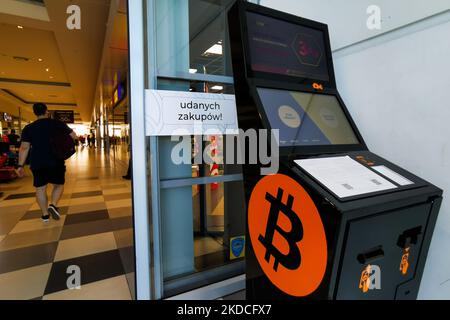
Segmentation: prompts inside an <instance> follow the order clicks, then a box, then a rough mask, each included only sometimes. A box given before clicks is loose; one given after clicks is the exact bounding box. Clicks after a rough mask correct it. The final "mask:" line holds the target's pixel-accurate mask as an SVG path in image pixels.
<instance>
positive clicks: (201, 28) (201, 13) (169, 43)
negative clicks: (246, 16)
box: [156, 0, 234, 76]
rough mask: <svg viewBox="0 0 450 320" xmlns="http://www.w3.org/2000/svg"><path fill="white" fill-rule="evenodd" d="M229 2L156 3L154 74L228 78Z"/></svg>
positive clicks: (161, 0) (169, 0) (170, 0)
mask: <svg viewBox="0 0 450 320" xmlns="http://www.w3.org/2000/svg"><path fill="white" fill-rule="evenodd" d="M233 2H234V1H233V0H189V1H187V0H157V1H156V20H157V23H156V32H157V45H156V47H157V61H158V74H173V75H174V74H180V73H181V74H188V73H199V74H200V73H201V74H215V75H227V76H231V75H232V66H231V61H230V55H229V46H228V32H227V27H226V14H227V9H228V8H229V6H230V5H231V4H232V3H233Z"/></svg>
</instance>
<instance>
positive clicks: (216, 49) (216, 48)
mask: <svg viewBox="0 0 450 320" xmlns="http://www.w3.org/2000/svg"><path fill="white" fill-rule="evenodd" d="M222 54H223V48H222V45H221V44H217V43H216V44H215V45H213V46H212V47H211V48H209V49H208V50H206V51H205V52H204V53H203V55H204V56H208V55H222Z"/></svg>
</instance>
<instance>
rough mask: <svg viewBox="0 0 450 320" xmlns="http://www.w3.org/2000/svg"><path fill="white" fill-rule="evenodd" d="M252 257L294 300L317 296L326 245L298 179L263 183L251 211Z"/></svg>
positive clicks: (315, 212)
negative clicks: (314, 293)
mask: <svg viewBox="0 0 450 320" xmlns="http://www.w3.org/2000/svg"><path fill="white" fill-rule="evenodd" d="M248 229H249V234H250V240H251V244H252V248H253V251H254V253H255V256H256V258H257V259H258V262H259V265H260V266H261V268H262V270H263V271H264V273H265V275H266V276H267V278H268V279H269V280H270V281H271V282H272V283H273V284H274V285H275V286H276V287H277V288H278V289H280V290H281V291H283V292H284V293H286V294H289V295H291V296H295V297H303V296H307V295H309V294H311V293H313V292H314V291H315V290H316V289H317V288H318V287H319V285H320V284H321V282H322V279H323V277H324V275H325V270H326V266H327V255H328V253H327V240H326V236H325V230H324V227H323V224H322V220H321V217H320V215H319V212H318V210H317V208H316V206H315V205H314V202H313V200H312V199H311V197H310V196H309V195H308V193H307V192H306V191H305V190H304V189H303V187H302V186H301V185H300V184H298V183H297V182H296V181H295V180H294V179H292V178H290V177H288V176H286V175H282V174H276V175H271V176H266V177H264V178H263V179H261V180H260V181H259V182H258V184H257V185H256V187H255V188H254V189H253V192H252V195H251V197H250V202H249V206H248Z"/></svg>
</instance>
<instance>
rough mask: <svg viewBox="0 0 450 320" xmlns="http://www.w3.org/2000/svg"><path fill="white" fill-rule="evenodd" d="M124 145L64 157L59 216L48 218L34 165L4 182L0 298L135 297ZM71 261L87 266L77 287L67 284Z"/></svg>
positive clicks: (0, 208)
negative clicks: (43, 213)
mask: <svg viewBox="0 0 450 320" xmlns="http://www.w3.org/2000/svg"><path fill="white" fill-rule="evenodd" d="M123 149H124V150H123V151H122V152H116V153H115V156H107V155H105V153H104V151H103V150H98V149H93V148H86V147H81V146H80V147H78V151H77V153H76V154H75V155H74V156H73V157H72V158H70V159H69V160H68V161H67V162H66V166H67V173H66V188H65V192H64V195H63V198H62V200H61V202H60V203H59V207H60V209H61V213H62V216H61V220H59V221H55V220H51V221H50V222H49V223H47V224H46V223H43V222H42V220H41V218H40V217H41V212H40V210H39V208H38V205H37V204H36V202H35V193H34V188H33V186H32V176H31V173H30V171H29V170H28V169H27V175H26V176H25V177H24V178H23V179H18V180H15V181H14V182H11V183H8V184H0V193H2V192H3V193H4V194H3V196H1V198H0V300H1V299H94V298H95V299H131V298H132V295H131V294H130V292H134V288H132V284H133V283H134V273H133V270H134V266H133V263H134V262H133V261H134V257H133V254H134V253H133V252H134V248H133V232H132V216H131V215H132V209H131V186H130V182H129V181H125V180H123V179H122V175H124V173H125V172H126V169H127V164H128V160H127V152H126V148H123ZM118 150H119V151H120V150H121V148H120V147H118ZM111 155H113V152H111ZM49 192H50V190H49ZM69 266H78V267H79V268H80V270H81V289H79V290H68V289H67V288H68V286H67V279H68V277H69V276H70V275H71V273H70V272H69V273H68V267H69Z"/></svg>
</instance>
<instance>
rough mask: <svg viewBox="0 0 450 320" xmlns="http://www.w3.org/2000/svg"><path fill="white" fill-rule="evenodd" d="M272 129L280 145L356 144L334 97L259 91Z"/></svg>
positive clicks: (262, 89) (270, 90)
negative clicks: (277, 136)
mask: <svg viewBox="0 0 450 320" xmlns="http://www.w3.org/2000/svg"><path fill="white" fill-rule="evenodd" d="M257 90H258V94H259V97H260V99H261V102H262V105H263V108H264V111H265V113H266V116H267V119H268V121H269V124H270V127H271V129H279V146H280V147H295V146H321V145H322V146H323V145H345V144H359V143H360V142H359V140H358V138H357V136H356V134H355V132H354V131H353V129H352V126H351V125H350V122H349V121H348V119H347V117H346V115H345V113H344V110H343V109H342V107H341V104H340V103H339V101H338V99H337V98H336V96H334V95H325V94H313V93H305V92H295V91H287V90H276V89H266V88H258V89H257Z"/></svg>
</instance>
